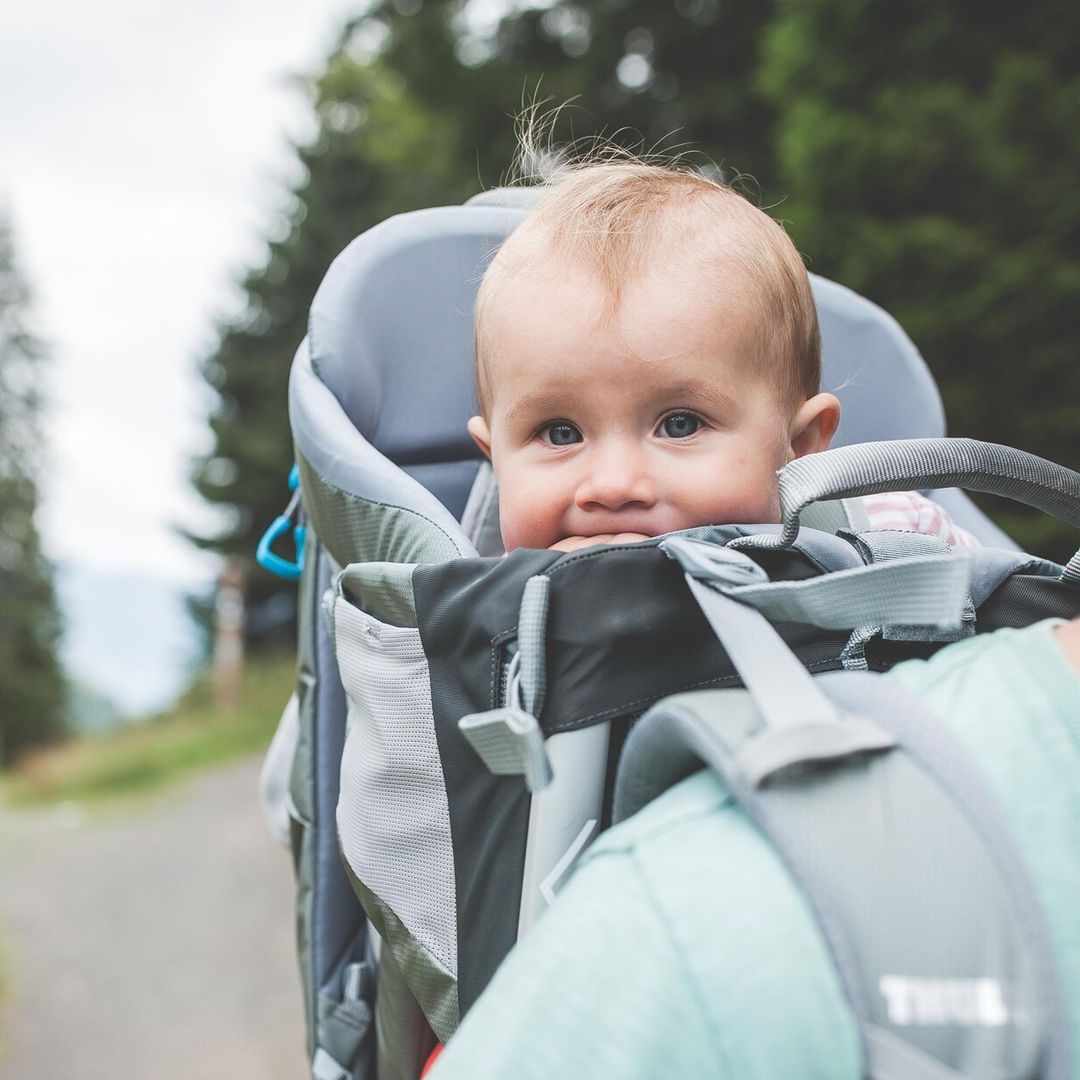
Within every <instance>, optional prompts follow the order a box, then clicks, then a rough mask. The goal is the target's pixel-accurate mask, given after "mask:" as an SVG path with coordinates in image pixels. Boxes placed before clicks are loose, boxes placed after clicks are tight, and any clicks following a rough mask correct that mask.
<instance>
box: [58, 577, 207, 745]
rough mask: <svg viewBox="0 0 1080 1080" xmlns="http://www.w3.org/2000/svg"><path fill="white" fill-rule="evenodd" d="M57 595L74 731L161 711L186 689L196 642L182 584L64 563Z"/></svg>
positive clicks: (194, 664)
mask: <svg viewBox="0 0 1080 1080" xmlns="http://www.w3.org/2000/svg"><path fill="white" fill-rule="evenodd" d="M56 588H57V595H58V596H59V599H60V608H61V611H62V613H63V617H64V623H65V630H64V641H63V646H62V657H63V661H64V666H65V668H66V670H67V672H68V675H69V677H70V678H71V680H72V681H73V683H74V684H75V687H76V690H75V694H74V695H73V706H74V715H73V721H74V723H75V724H76V725H77V726H78V727H79V728H80V729H83V730H87V729H89V730H100V729H101V728H102V727H103V726H106V727H107V726H109V725H110V724H111V723H112V722H113V720H115V719H119V718H127V719H130V718H134V717H140V716H145V715H147V714H151V713H155V712H160V711H161V710H162V709H164V708H166V707H167V706H169V705H170V704H171V703H172V702H173V701H174V700H175V699H176V696H177V694H179V693H180V691H182V690H183V689H184V688H185V687H186V686H187V684H188V683H189V682H190V679H191V675H192V672H193V670H194V668H195V666H196V664H197V662H198V660H199V656H198V651H199V639H198V635H197V633H196V631H195V628H194V626H193V625H192V623H191V621H190V619H189V618H188V615H187V612H186V609H185V607H184V595H185V591H186V590H185V587H184V586H183V585H181V584H178V583H175V582H170V581H167V580H162V579H156V578H151V577H147V576H145V575H139V574H128V573H124V572H123V571H120V570H100V569H97V568H88V567H82V566H79V565H75V564H70V563H69V564H65V565H63V566H61V567H59V568H58V569H57V574H56Z"/></svg>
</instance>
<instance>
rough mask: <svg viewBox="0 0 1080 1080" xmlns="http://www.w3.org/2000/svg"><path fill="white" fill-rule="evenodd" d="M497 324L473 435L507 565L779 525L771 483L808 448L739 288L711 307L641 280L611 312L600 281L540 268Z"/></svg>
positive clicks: (690, 293)
mask: <svg viewBox="0 0 1080 1080" xmlns="http://www.w3.org/2000/svg"><path fill="white" fill-rule="evenodd" d="M488 317H489V322H488V340H489V341H490V342H492V347H491V350H490V352H491V355H489V356H488V357H486V367H485V371H486V378H487V385H488V388H489V399H490V400H489V402H488V410H487V411H488V418H487V420H485V419H483V418H481V417H474V418H473V420H472V421H471V422H470V425H469V428H470V431H471V432H472V433H473V435H474V437H475V438H476V440H477V442H479V443H480V445H481V447H482V448H484V449H485V451H486V452H487V453H489V455H490V457H491V460H492V464H493V467H494V470H495V476H496V480H497V482H498V486H499V500H500V510H501V525H502V534H503V542H504V544H505V546H506V550H507V551H512V550H513V549H514V548H518V547H530V548H547V547H551V546H552V545H554V544H557V543H560V542H569V543H571V546H572V538H576V537H595V536H599V535H604V534H612V533H614V534H618V533H632V534H640V535H643V536H657V535H660V534H661V533H666V532H671V531H673V530H676V529H685V528H690V527H691V526H694V525H705V524H720V523H755V522H770V521H776V520H778V517H779V511H778V504H777V487H776V470H777V469H779V468H781V467H782V466H783V465H784V464H785V463H786V462H788V461H789V460H790V459H791V458H792V457H795V456H798V454H799V453H803V452H806V450H807V449H811V447H805V448H803V447H802V446H801V445H799V444H798V443H799V438H800V432H797V431H795V426H797V425H798V423H799V420H798V417H797V416H793V415H792V410H791V409H785V408H784V407H783V406H782V404H781V402H780V399H779V395H778V392H777V390H776V389H775V386H774V385H773V383H772V381H770V380H769V379H767V378H764V377H763V376H762V375H761V373H760V371H759V370H758V369H759V368H760V359H759V356H760V345H759V334H758V332H757V330H758V328H757V326H756V325H755V319H756V318H758V316H757V309H756V307H755V306H754V305H753V304H752V303H749V302H748V300H747V297H746V296H745V295H741V294H740V291H739V290H735V291H733V293H732V295H731V296H730V297H728V298H726V300H721V301H719V302H718V301H717V299H716V298H715V297H713V298H712V299H710V300H708V302H706V298H705V297H704V296H703V295H702V293H701V288H700V286H699V285H697V284H696V283H695V282H693V281H692V280H688V279H687V278H686V277H683V278H681V279H680V276H679V275H678V274H675V273H669V274H664V275H660V274H656V275H645V276H642V277H641V278H639V279H636V280H634V281H632V282H630V283H628V284H627V285H626V286H625V288H624V291H623V294H622V299H621V303H620V305H619V307H618V309H617V311H616V312H614V314H612V313H611V312H610V310H609V307H608V304H607V296H606V293H605V291H604V288H603V286H602V285H601V283H600V282H599V281H597V280H596V279H595V278H594V277H593V276H592V275H590V274H588V273H587V272H584V271H581V270H575V269H574V268H572V267H562V268H558V269H553V268H552V267H550V266H549V265H541V266H536V267H530V268H528V270H527V271H525V272H523V273H519V274H516V275H515V276H514V278H513V279H511V280H508V281H507V282H505V283H503V284H502V285H501V286H500V289H499V292H498V294H497V296H496V297H493V303H492V306H491V308H490V310H489V315H488ZM820 396H823V397H827V396H828V395H820ZM812 400H814V399H812ZM832 426H833V427H835V423H834V424H833V425H832ZM831 434H832V430H831V429H830V430H829V431H828V432H827V434H826V436H825V442H826V443H827V441H828V436H830V435H831ZM793 442H795V443H796V444H797V445H796V446H794V447H793ZM821 448H823V447H821V446H817V445H815V446H813V447H812V449H821Z"/></svg>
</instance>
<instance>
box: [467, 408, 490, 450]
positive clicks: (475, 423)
mask: <svg viewBox="0 0 1080 1080" xmlns="http://www.w3.org/2000/svg"><path fill="white" fill-rule="evenodd" d="M466 426H467V427H468V429H469V434H470V435H471V436H472V437H473V441H474V442H475V443H476V445H477V446H479V447H480V449H481V450H483V452H484V457H486V458H490V457H491V429H490V428H489V427H488V422H487V421H486V420H485V419H484V418H483V417H482V416H471V417H469V423H468V424H467V425H466Z"/></svg>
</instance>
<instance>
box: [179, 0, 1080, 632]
mask: <svg viewBox="0 0 1080 1080" xmlns="http://www.w3.org/2000/svg"><path fill="white" fill-rule="evenodd" d="M1078 20H1080V8H1078V7H1077V6H1076V5H1075V4H1067V3H1065V2H1064V0H1033V2H1031V3H1028V4H1026V5H1005V4H999V3H993V4H989V5H987V4H979V5H976V4H975V3H974V2H973V0H965V2H960V0H957V2H955V3H950V4H940V3H936V2H931V0H905V2H903V3H901V2H900V0H875V2H873V3H871V2H870V0H852V2H850V3H838V2H837V0H800V3H798V4H792V3H779V2H778V0H727V2H723V3H721V0H669V2H668V0H665V2H657V0H555V2H550V3H544V4H535V3H530V2H529V0H504V3H503V4H502V5H501V7H500V6H497V5H493V4H491V3H476V2H472V3H470V2H465V0H372V2H370V3H369V4H368V6H367V9H366V11H365V14H364V15H363V16H361V17H359V18H357V19H355V20H353V21H352V22H350V23H349V24H348V25H347V26H346V27H345V28H344V30H343V32H342V35H341V38H340V41H339V43H338V45H337V47H336V48H335V49H334V50H333V52H332V54H331V55H330V57H329V58H328V61H327V63H326V67H325V70H324V71H323V72H322V73H321V74H320V75H319V77H318V78H316V79H314V80H312V81H311V82H310V83H307V84H305V86H306V89H307V92H308V93H309V94H310V99H311V104H312V111H313V115H314V117H315V118H316V121H317V132H316V134H315V136H314V138H313V139H312V140H311V141H310V142H308V143H307V144H305V145H303V146H298V147H297V148H296V153H297V158H298V161H299V162H300V164H301V166H302V172H303V180H302V182H301V183H300V184H299V185H298V186H297V187H296V189H295V191H294V192H293V193H292V199H291V202H290V208H289V215H288V223H287V228H285V229H284V230H282V231H281V233H280V234H277V235H275V236H274V237H272V238H271V239H270V240H269V242H268V244H267V255H266V260H265V262H264V263H263V265H262V266H260V267H259V268H258V269H256V270H253V271H252V272H251V273H250V274H249V275H248V276H247V278H246V279H245V280H244V282H243V285H244V290H245V294H246V297H247V308H246V310H245V311H244V313H243V315H242V316H241V317H240V318H238V319H237V320H234V321H229V322H226V323H223V324H222V325H221V327H220V328H219V330H220V340H219V344H218V346H217V348H216V349H215V351H214V352H213V354H212V355H211V356H209V357H207V359H206V360H205V362H204V364H203V373H204V376H205V378H206V380H207V382H208V383H209V384H210V386H211V387H212V388H213V389H214V391H215V392H216V394H217V405H216V407H215V409H214V412H213V415H212V416H211V418H210V425H211V428H212V430H213V435H214V441H215V445H214V448H213V450H212V451H211V453H210V454H209V455H208V456H207V457H206V458H205V459H204V460H202V461H200V462H198V463H197V466H196V470H195V475H194V481H195V484H196V487H197V488H198V490H199V491H200V493H201V494H202V495H203V497H204V498H206V499H207V500H208V501H210V502H212V503H214V504H217V505H219V506H220V507H222V508H223V509H224V510H225V511H226V514H225V525H224V527H223V528H222V530H221V532H220V533H219V534H217V535H215V536H210V537H201V538H198V542H200V543H202V544H203V545H205V546H207V547H210V548H212V549H214V550H217V551H221V552H229V553H236V554H239V555H241V556H242V557H244V558H245V559H246V560H249V566H250V565H251V563H250V560H251V557H252V553H253V552H254V550H255V545H256V543H257V540H258V537H259V534H260V533H261V531H262V529H263V528H264V527H265V526H266V524H267V523H268V522H269V521H270V520H272V518H273V517H274V516H275V515H276V514H277V513H278V512H279V511H280V509H281V507H282V506H283V505H284V503H285V501H286V497H287V492H286V488H285V477H286V475H287V473H288V470H289V467H290V465H291V461H292V448H291V441H290V438H289V434H288V424H287V418H286V388H287V379H288V368H289V364H290V362H291V359H292V355H293V352H294V351H295V349H296V347H297V345H298V344H299V343H300V341H301V339H302V338H303V336H304V332H305V318H306V312H307V309H308V306H309V304H310V302H311V299H312V296H313V295H314V292H315V289H316V287H317V285H318V282H319V281H320V279H321V277H322V275H323V274H324V273H325V271H326V268H327V267H328V265H329V264H330V262H331V260H332V259H333V257H334V256H335V255H336V254H337V253H338V252H339V251H340V250H341V249H342V248H343V247H344V246H345V245H346V244H347V243H348V242H349V240H351V239H352V238H353V237H354V236H355V235H356V234H358V233H359V232H361V231H363V230H364V229H366V228H368V227H370V226H371V225H373V224H375V223H377V222H378V221H381V220H383V219H384V218H386V217H387V216H389V215H391V214H393V213H397V212H400V211H404V210H409V209H414V208H418V207H422V206H431V205H439V204H450V203H458V202H461V201H462V200H463V199H465V198H467V197H468V196H470V195H471V194H474V193H475V192H477V191H479V190H482V189H484V188H489V187H493V186H495V185H497V184H498V183H499V182H500V180H501V179H502V178H503V177H504V176H505V174H506V171H507V169H508V167H509V166H510V164H511V162H512V160H513V156H514V149H515V142H514V131H513V123H512V118H513V117H514V116H515V115H517V114H518V113H520V112H521V110H522V108H523V106H525V105H528V104H529V103H530V102H532V101H533V100H535V99H538V98H539V99H549V100H551V101H552V102H554V103H560V102H564V101H567V100H569V99H572V98H576V99H577V100H578V102H579V103H580V106H581V107H580V108H576V107H575V108H571V109H569V110H567V111H566V112H565V114H564V116H563V117H562V120H561V130H560V131H559V132H558V136H559V137H560V139H563V140H566V141H569V140H571V139H574V138H580V139H588V137H589V136H591V135H593V134H595V133H604V134H605V135H606V136H607V137H608V138H611V139H613V140H614V141H617V142H621V143H624V144H627V145H629V146H631V147H633V148H635V149H638V150H645V151H649V150H653V149H657V150H661V151H663V150H667V151H674V150H678V149H679V148H680V147H692V148H694V149H696V150H700V151H701V152H702V153H703V155H704V157H703V158H701V159H699V160H701V161H703V162H704V161H711V162H712V163H714V164H715V165H717V166H718V167H719V168H720V171H721V173H722V174H723V175H724V177H725V178H727V179H728V180H732V181H735V182H736V183H738V184H739V185H740V186H741V188H742V190H744V191H745V192H746V193H747V194H748V195H749V196H750V197H751V198H753V199H754V200H755V201H758V202H759V203H760V204H761V205H763V206H766V207H772V212H773V213H774V214H776V215H777V216H782V218H783V219H784V220H785V223H786V224H787V226H788V228H789V229H790V230H791V232H792V233H793V235H794V236H795V238H796V240H797V241H798V243H799V246H800V248H801V249H802V250H803V251H804V252H806V253H807V255H808V256H809V259H810V262H811V265H812V268H813V269H814V270H815V271H817V272H819V273H822V274H824V275H825V276H828V277H832V278H835V279H836V280H839V281H841V282H843V283H844V284H847V285H849V286H851V287H853V288H855V289H857V290H858V291H860V292H862V293H864V294H865V295H867V296H869V297H871V298H872V299H874V300H876V301H877V302H879V303H881V304H882V305H883V306H884V307H886V308H887V309H888V310H890V311H891V312H893V314H895V315H896V316H897V318H898V319H899V320H900V322H901V323H902V324H903V325H904V326H905V328H906V329H907V330H908V332H909V333H910V334H911V335H912V337H913V338H914V339H915V341H916V343H917V344H918V345H919V346H920V348H921V349H922V350H923V351H924V353H925V354H926V356H927V358H928V360H929V362H930V366H931V368H932V369H933V371H934V372H935V374H936V375H937V377H938V379H939V381H940V383H941V385H942V389H943V393H944V396H945V399H946V408H947V411H948V414H949V417H950V424H951V430H952V432H953V433H954V434H965V435H972V436H977V437H980V438H986V439H991V440H994V441H1001V442H1009V443H1012V444H1014V445H1017V446H1020V447H1022V448H1024V449H1028V450H1032V451H1034V452H1037V453H1041V454H1044V455H1045V456H1048V457H1052V458H1055V459H1057V460H1060V461H1062V462H1063V463H1065V464H1076V462H1075V448H1074V445H1073V443H1072V442H1071V441H1070V437H1071V434H1072V428H1073V427H1074V426H1075V420H1074V417H1075V413H1076V402H1077V400H1078V394H1077V391H1078V390H1080V385H1078V383H1080V368H1078V367H1077V365H1075V364H1074V363H1073V362H1072V360H1071V355H1070V353H1069V351H1068V350H1070V349H1071V346H1072V342H1073V341H1074V340H1076V339H1077V336H1078V335H1077V333H1076V331H1077V329H1078V326H1077V321H1078V319H1080V304H1078V303H1077V300H1078V299H1080V297H1078V292H1080V267H1078V231H1080V203H1078V202H1077V200H1076V199H1075V198H1071V197H1070V196H1071V195H1072V191H1071V185H1072V182H1073V177H1074V176H1075V174H1076V172H1077V169H1078V166H1080V160H1078V159H1080V122H1078V121H1080V92H1078V91H1080V83H1078V79H1080V75H1078V74H1077V68H1076V65H1075V64H1074V63H1072V62H1071V58H1072V56H1073V51H1074V50H1075V48H1076V45H1077V42H1078V40H1080V36H1078V32H1080V26H1078ZM691 160H694V159H693V158H691ZM1004 524H1005V525H1006V527H1007V528H1009V529H1010V530H1011V531H1012V532H1013V533H1014V535H1016V536H1017V538H1018V539H1020V540H1021V542H1023V543H1024V544H1025V545H1027V546H1029V547H1031V548H1032V549H1033V550H1038V551H1040V552H1045V553H1048V554H1052V555H1055V556H1056V557H1058V558H1064V557H1066V556H1067V554H1068V553H1069V547H1068V536H1069V530H1067V529H1065V528H1063V527H1061V526H1058V525H1057V524H1056V523H1054V522H1052V521H1049V520H1048V519H1045V518H1042V517H1039V516H1037V515H1034V514H1028V513H1026V512H1025V511H1023V510H1018V509H1017V508H1015V507H1010V509H1009V514H1008V518H1007V520H1005V521H1004ZM292 591H293V590H292V587H291V586H289V585H286V584H284V583H282V582H279V581H278V580H277V579H275V578H272V577H271V576H270V575H268V574H266V573H264V572H262V571H261V570H258V569H252V570H251V571H250V573H249V596H248V603H249V610H250V611H251V612H252V613H253V616H254V620H253V624H252V625H253V626H254V627H256V628H260V631H261V633H260V636H262V637H264V638H268V639H269V638H272V637H274V636H275V629H274V628H276V633H277V634H279V635H280V634H289V633H291V625H290V622H289V620H288V618H282V617H279V616H280V615H282V614H283V613H285V612H288V611H291V608H290V607H288V606H287V605H288V604H289V603H290V601H289V600H288V599H286V598H289V597H291V595H292ZM275 605H277V606H276V607H275ZM282 605H286V606H284V607H283V606H282ZM274 611H276V612H278V615H275V616H274V617H273V618H271V617H269V616H268V615H267V616H265V617H260V615H259V613H260V612H268V613H269V612H274Z"/></svg>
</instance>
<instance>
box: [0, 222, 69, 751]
mask: <svg viewBox="0 0 1080 1080" xmlns="http://www.w3.org/2000/svg"><path fill="white" fill-rule="evenodd" d="M28 304H29V295H28V290H27V287H26V283H25V282H24V280H23V279H22V277H21V276H20V274H19V271H18V268H17V267H16V265H15V257H14V245H13V242H12V237H11V228H10V225H9V224H8V222H7V221H6V220H5V219H2V218H0V765H9V764H10V763H11V762H12V761H13V760H14V759H15V757H16V756H17V755H18V754H19V753H20V752H21V751H23V750H25V749H26V748H27V747H30V746H33V745H36V744H39V743H43V742H47V741H49V740H52V739H55V738H57V737H58V736H59V735H61V734H62V732H63V712H62V710H63V705H64V684H63V677H62V675H61V672H60V666H59V663H58V660H57V646H58V643H59V636H60V620H59V616H58V614H57V608H56V600H55V597H54V595H53V584H52V572H51V568H50V567H49V564H48V563H47V562H46V560H45V558H44V556H43V555H42V552H41V544H40V540H39V537H38V532H37V527H36V525H35V523H34V514H35V512H36V510H37V505H38V486H37V479H38V470H39V467H40V462H41V457H42V444H41V431H40V426H39V418H40V413H41V408H42V394H41V386H42V370H41V369H42V364H43V361H44V358H45V357H44V349H43V347H42V345H41V342H40V341H39V340H38V339H37V338H35V337H34V335H33V334H32V332H31V331H30V329H29V326H28Z"/></svg>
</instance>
